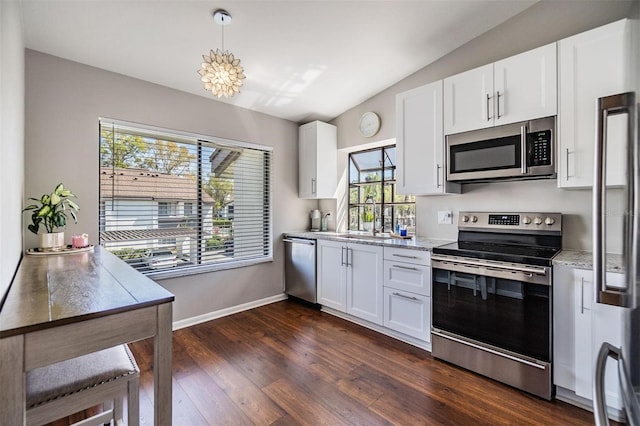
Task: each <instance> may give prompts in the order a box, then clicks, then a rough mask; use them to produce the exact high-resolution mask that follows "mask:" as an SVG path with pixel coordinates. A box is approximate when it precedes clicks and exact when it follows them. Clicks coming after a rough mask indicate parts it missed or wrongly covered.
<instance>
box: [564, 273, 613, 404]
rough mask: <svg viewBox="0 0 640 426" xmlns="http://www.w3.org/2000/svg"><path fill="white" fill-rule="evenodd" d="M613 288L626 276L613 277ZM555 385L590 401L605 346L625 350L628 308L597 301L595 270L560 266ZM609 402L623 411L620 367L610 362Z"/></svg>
mask: <svg viewBox="0 0 640 426" xmlns="http://www.w3.org/2000/svg"><path fill="white" fill-rule="evenodd" d="M606 279H607V283H608V284H609V285H621V284H622V280H623V275H622V274H615V273H607V275H606ZM553 286H554V293H553V297H554V300H553V306H554V309H553V315H554V319H553V321H554V360H553V362H554V384H555V385H557V386H561V387H562V388H565V389H568V390H570V391H572V392H574V393H575V395H577V396H578V397H581V398H584V399H587V400H589V401H591V400H592V398H593V380H594V374H595V365H596V359H597V356H598V351H599V350H600V347H601V346H602V343H603V342H608V343H611V344H612V345H614V346H618V347H619V346H620V344H621V343H622V327H623V315H624V309H623V308H619V307H615V306H609V305H604V304H600V303H595V302H594V301H593V298H594V289H593V272H592V271H590V270H583V269H573V268H570V267H565V266H555V267H554V283H553ZM605 390H606V393H605V395H606V402H607V405H608V406H609V407H610V408H614V409H617V410H620V409H621V408H622V400H621V399H620V384H619V380H618V375H617V364H616V362H615V361H613V360H612V359H609V360H608V361H607V366H606V370H605Z"/></svg>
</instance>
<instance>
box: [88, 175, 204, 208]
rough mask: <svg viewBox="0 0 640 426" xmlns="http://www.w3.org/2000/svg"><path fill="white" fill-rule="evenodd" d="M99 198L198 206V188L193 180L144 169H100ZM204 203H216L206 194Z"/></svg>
mask: <svg viewBox="0 0 640 426" xmlns="http://www.w3.org/2000/svg"><path fill="white" fill-rule="evenodd" d="M100 198H101V199H105V198H113V199H125V198H126V199H130V200H156V201H193V202H195V201H196V200H197V184H196V181H195V179H194V178H190V177H183V176H177V175H170V174H166V173H158V172H150V171H149V170H145V169H135V168H131V169H125V168H112V167H101V168H100ZM202 201H203V202H204V203H213V198H211V196H210V195H209V194H207V193H206V192H203V193H202Z"/></svg>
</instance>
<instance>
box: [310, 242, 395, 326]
mask: <svg viewBox="0 0 640 426" xmlns="http://www.w3.org/2000/svg"><path fill="white" fill-rule="evenodd" d="M317 247H318V253H317V262H318V265H317V270H318V303H320V304H321V305H323V306H327V307H329V308H332V309H335V310H337V311H340V312H346V313H348V314H350V315H353V316H354V317H358V318H362V319H364V320H367V321H369V322H371V323H374V324H378V325H382V322H383V321H382V319H383V315H382V308H383V300H382V267H383V266H382V265H383V248H382V247H381V246H375V245H370V244H352V243H341V242H336V241H326V240H318V245H317Z"/></svg>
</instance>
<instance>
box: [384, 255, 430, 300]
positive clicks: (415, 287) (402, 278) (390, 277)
mask: <svg viewBox="0 0 640 426" xmlns="http://www.w3.org/2000/svg"><path fill="white" fill-rule="evenodd" d="M384 286H385V287H393V288H396V289H398V290H404V291H410V292H412V293H417V294H421V295H423V296H430V295H431V267H430V266H424V265H418V264H415V263H407V262H397V261H393V260H385V261H384Z"/></svg>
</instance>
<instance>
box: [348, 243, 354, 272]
mask: <svg viewBox="0 0 640 426" xmlns="http://www.w3.org/2000/svg"><path fill="white" fill-rule="evenodd" d="M349 252H351V262H349ZM349 266H351V267H352V268H353V249H350V248H349V247H347V267H349Z"/></svg>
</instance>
